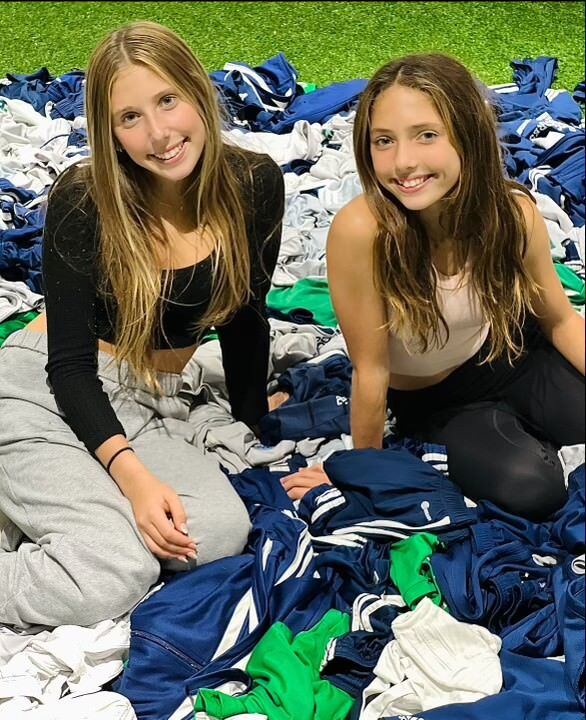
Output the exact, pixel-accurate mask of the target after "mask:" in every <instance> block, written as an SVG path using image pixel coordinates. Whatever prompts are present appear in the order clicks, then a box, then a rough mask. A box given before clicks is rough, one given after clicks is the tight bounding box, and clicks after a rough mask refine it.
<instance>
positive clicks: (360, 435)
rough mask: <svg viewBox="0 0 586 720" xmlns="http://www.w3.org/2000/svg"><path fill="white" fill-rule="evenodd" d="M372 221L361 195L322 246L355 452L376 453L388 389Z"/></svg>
mask: <svg viewBox="0 0 586 720" xmlns="http://www.w3.org/2000/svg"><path fill="white" fill-rule="evenodd" d="M375 234H376V222H375V220H374V218H373V217H372V215H371V213H370V210H369V209H368V206H367V204H366V201H365V199H364V197H363V196H360V197H358V198H355V199H354V200H353V201H352V202H350V203H349V204H348V205H346V206H345V207H344V208H343V209H342V210H341V211H340V212H339V213H338V214H337V215H336V217H335V218H334V221H333V223H332V226H331V228H330V233H329V235H328V242H327V267H328V282H329V287H330V293H331V297H332V303H333V306H334V310H335V312H336V316H337V318H338V322H339V323H340V329H341V330H342V334H343V335H344V338H345V340H346V344H347V346H348V353H349V355H350V360H351V361H352V394H351V410H350V418H351V431H352V440H353V443H354V447H355V448H367V447H372V448H380V447H381V446H382V439H383V428H384V422H385V417H386V406H387V391H388V387H389V345H388V332H387V330H386V329H384V328H383V327H382V326H383V324H384V323H385V322H386V320H387V315H386V311H385V308H384V304H383V302H382V300H381V298H380V296H379V295H378V294H377V292H376V290H375V288H374V282H373V266H372V249H373V244H374V238H375Z"/></svg>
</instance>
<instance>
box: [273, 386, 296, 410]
mask: <svg viewBox="0 0 586 720" xmlns="http://www.w3.org/2000/svg"><path fill="white" fill-rule="evenodd" d="M290 397H291V395H289V393H286V392H283V391H282V390H277V392H276V393H273V395H269V397H268V401H269V412H272V411H273V410H276V409H277V408H278V407H281V405H282V404H283V403H284V402H287V400H288V399H289V398H290Z"/></svg>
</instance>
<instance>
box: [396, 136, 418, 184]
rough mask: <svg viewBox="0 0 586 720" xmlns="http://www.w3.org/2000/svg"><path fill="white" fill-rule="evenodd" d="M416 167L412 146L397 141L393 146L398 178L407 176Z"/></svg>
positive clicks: (408, 143) (406, 142)
mask: <svg viewBox="0 0 586 720" xmlns="http://www.w3.org/2000/svg"><path fill="white" fill-rule="evenodd" d="M416 167H417V160H416V158H415V153H414V149H413V146H412V144H411V143H410V142H408V141H402V142H400V141H397V144H396V145H395V171H396V173H397V175H398V176H399V177H402V176H404V175H407V174H408V173H409V172H411V171H412V170H414V169H415V168H416Z"/></svg>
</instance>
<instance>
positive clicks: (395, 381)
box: [389, 365, 459, 390]
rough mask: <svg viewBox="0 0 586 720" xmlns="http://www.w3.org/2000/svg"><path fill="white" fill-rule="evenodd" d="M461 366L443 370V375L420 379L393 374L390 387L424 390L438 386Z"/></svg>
mask: <svg viewBox="0 0 586 720" xmlns="http://www.w3.org/2000/svg"><path fill="white" fill-rule="evenodd" d="M458 367H459V365H455V366H454V367H452V368H448V369H447V370H442V372H441V373H437V374H435V375H426V376H425V377H420V376H418V375H398V374H397V373H393V372H391V376H390V382H389V386H390V387H391V388H393V390H422V389H423V388H426V387H431V386H432V385H437V384H438V383H440V382H441V381H442V380H445V379H446V378H447V377H448V375H451V374H452V373H453V372H454V370H456V369H457V368H458Z"/></svg>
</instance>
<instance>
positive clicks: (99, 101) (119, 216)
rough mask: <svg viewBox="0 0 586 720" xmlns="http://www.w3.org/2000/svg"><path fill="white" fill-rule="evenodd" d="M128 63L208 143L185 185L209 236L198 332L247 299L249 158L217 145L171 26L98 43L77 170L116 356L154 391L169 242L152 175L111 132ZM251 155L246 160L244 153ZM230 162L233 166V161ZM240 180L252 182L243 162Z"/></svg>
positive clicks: (135, 28)
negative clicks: (175, 104) (195, 122)
mask: <svg viewBox="0 0 586 720" xmlns="http://www.w3.org/2000/svg"><path fill="white" fill-rule="evenodd" d="M128 65H141V66H144V67H147V68H149V69H150V70H152V71H154V72H155V73H157V74H158V75H159V76H161V77H162V78H164V79H165V80H167V81H168V82H169V83H170V84H171V85H172V86H174V87H175V88H176V89H177V91H178V93H179V95H180V96H181V97H183V98H184V99H186V100H187V101H188V102H190V103H192V104H193V106H194V107H195V108H196V109H197V110H198V112H199V114H200V116H201V118H202V121H203V124H204V128H205V138H206V139H205V144H204V148H203V151H202V155H201V157H200V160H199V162H198V163H197V166H196V168H195V169H194V171H193V173H192V176H191V177H190V178H189V179H188V182H187V183H186V188H187V189H186V190H185V193H184V198H183V199H184V202H185V201H186V203H185V204H189V205H191V207H192V208H193V214H194V215H193V216H194V218H195V219H196V222H197V224H198V227H200V228H201V229H205V230H207V231H209V235H210V236H211V237H212V238H213V249H212V260H213V281H212V296H211V301H210V305H209V307H208V309H207V311H206V312H205V315H204V317H202V319H201V320H200V322H198V323H197V328H196V329H197V330H198V331H200V332H201V331H203V330H204V329H205V328H207V327H210V326H212V325H215V324H221V323H223V322H225V321H226V320H227V319H229V317H230V316H231V315H232V314H233V313H234V312H235V311H236V310H237V309H238V308H239V307H240V306H241V305H242V303H243V302H245V301H246V300H247V299H248V297H249V294H250V288H249V284H250V283H249V276H250V257H249V248H248V239H247V232H246V214H245V208H244V207H243V200H242V178H239V177H238V176H237V174H236V172H235V169H234V168H235V162H234V160H235V156H236V161H238V157H240V158H241V160H244V158H245V156H246V154H245V153H244V151H241V150H239V149H238V148H234V147H230V146H227V145H225V144H224V143H223V142H222V135H221V132H222V122H223V119H224V116H223V113H222V110H221V108H220V104H219V100H218V95H217V91H216V89H215V88H214V86H213V84H212V82H211V80H210V79H209V77H208V74H207V73H206V71H205V69H204V68H203V66H202V65H201V63H200V62H199V60H198V59H197V58H196V57H195V55H194V54H193V52H192V51H191V49H190V48H189V46H188V45H187V44H186V43H185V42H184V41H183V40H182V39H181V38H180V37H179V36H178V35H176V34H175V33H174V32H172V31H171V30H169V29H167V28H165V27H163V26H161V25H158V24H156V23H152V22H135V23H130V24H128V25H125V26H123V27H121V28H119V29H117V30H115V31H113V32H111V33H110V34H108V35H107V36H106V37H105V38H104V39H102V41H101V42H100V43H99V44H98V45H97V47H96V48H95V50H94V52H93V53H92V56H91V58H90V61H89V65H88V70H87V76H86V91H85V103H86V115H87V123H88V141H89V145H90V148H91V156H90V161H89V166H88V167H86V172H85V173H83V176H84V181H85V182H86V183H87V188H88V192H89V195H90V196H91V198H92V200H93V201H94V202H95V205H96V207H97V210H98V215H99V219H100V223H99V233H100V234H99V262H100V265H101V277H102V278H103V282H102V287H101V291H102V292H104V293H105V294H110V295H113V297H114V299H115V301H116V303H117V319H116V344H115V357H116V359H117V361H118V362H120V361H122V360H125V361H126V362H127V363H128V365H129V367H130V370H131V371H132V372H133V373H134V375H135V376H137V377H139V378H141V379H142V380H143V381H144V382H145V383H146V384H147V386H148V387H150V388H151V389H153V390H157V389H159V385H158V382H157V378H156V372H155V370H154V368H153V363H152V358H151V347H152V341H153V337H154V331H155V327H156V325H157V322H158V321H159V320H160V314H161V312H162V307H163V304H162V298H163V297H165V293H166V292H167V290H168V288H169V285H170V278H171V275H170V272H169V270H166V271H165V272H162V271H161V265H162V262H161V258H166V262H164V263H163V264H164V265H165V266H166V267H170V250H171V248H170V243H169V239H168V237H167V236H166V234H165V232H164V229H163V225H162V222H161V220H160V218H158V217H156V215H154V214H153V211H152V199H153V184H152V182H150V179H149V173H148V171H146V170H145V169H144V168H142V167H139V166H138V165H136V164H135V163H134V162H133V161H132V160H130V158H128V157H127V156H126V155H125V154H124V153H117V152H116V146H115V139H114V133H113V126H112V114H111V93H112V86H113V84H114V82H115V80H116V78H117V75H118V73H119V72H120V70H122V69H123V68H125V67H128ZM246 157H248V156H246ZM231 160H232V161H231ZM241 164H243V165H244V167H246V168H248V175H249V177H248V178H247V180H246V182H250V183H252V170H251V168H250V163H249V162H244V163H241Z"/></svg>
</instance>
